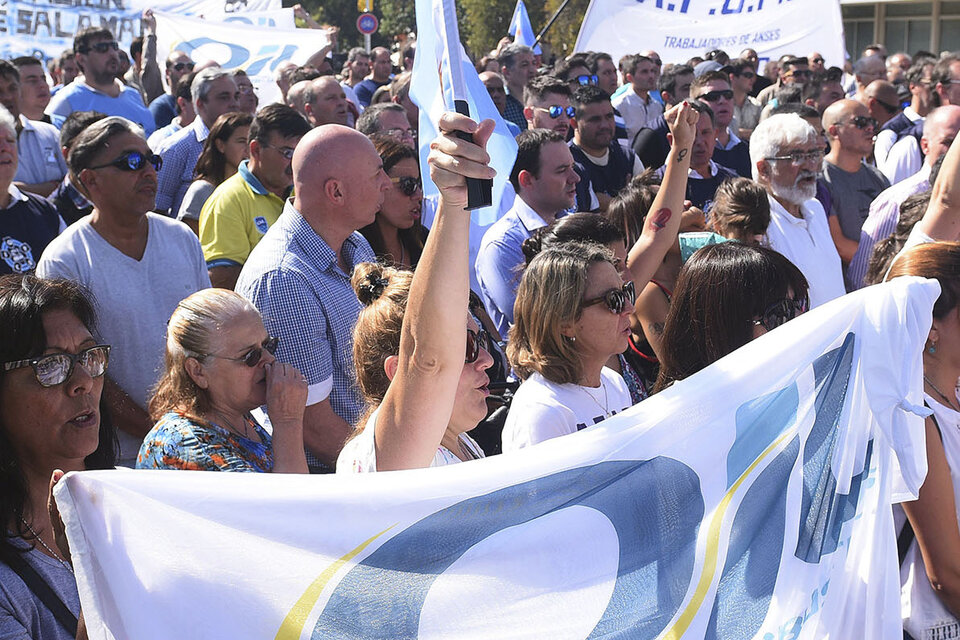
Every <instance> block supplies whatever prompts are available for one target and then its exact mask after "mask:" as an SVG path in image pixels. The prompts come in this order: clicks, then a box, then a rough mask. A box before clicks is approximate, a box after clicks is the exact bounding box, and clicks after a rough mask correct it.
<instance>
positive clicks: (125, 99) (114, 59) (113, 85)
mask: <svg viewBox="0 0 960 640" xmlns="http://www.w3.org/2000/svg"><path fill="white" fill-rule="evenodd" d="M73 50H74V52H75V53H76V60H77V64H79V65H80V68H81V69H82V70H83V75H82V76H79V77H78V78H77V79H76V80H74V81H73V82H71V83H70V84H68V85H67V86H65V87H64V88H63V89H61V90H60V91H58V92H57V94H56V95H55V96H53V98H52V99H51V100H50V104H49V105H47V110H46V113H47V114H49V115H50V117H51V118H52V119H53V123H54V124H56V125H57V126H60V125H61V124H63V121H64V120H65V119H66V117H67V116H68V115H70V114H71V113H72V112H74V111H99V112H100V113H104V114H106V115H108V116H121V117H124V118H126V119H127V120H130V121H132V122H135V123H137V124H138V125H140V126H141V127H143V130H144V132H145V134H146V135H150V134H151V133H153V131H154V129H156V125H155V124H154V120H153V116H152V115H151V114H150V111H149V110H148V109H147V108H146V107H145V106H144V104H143V99H142V98H141V97H140V92H139V91H137V90H136V89H134V88H133V87H128V86H126V85H124V84H123V83H122V82H120V81H119V80H118V79H117V77H116V74H117V71H118V70H119V68H120V58H119V53H118V52H119V45H118V44H117V41H116V40H115V39H114V37H113V34H112V33H110V30H109V29H105V28H102V27H87V28H85V29H83V30H81V31H80V32H79V33H77V35H76V37H74V39H73Z"/></svg>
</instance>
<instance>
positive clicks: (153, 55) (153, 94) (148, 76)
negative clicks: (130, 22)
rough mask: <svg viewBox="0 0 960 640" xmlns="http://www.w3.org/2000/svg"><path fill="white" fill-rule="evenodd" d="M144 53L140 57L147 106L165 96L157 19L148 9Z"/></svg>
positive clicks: (144, 14)
mask: <svg viewBox="0 0 960 640" xmlns="http://www.w3.org/2000/svg"><path fill="white" fill-rule="evenodd" d="M141 24H142V25H143V52H142V53H141V56H140V84H142V85H143V90H144V92H145V93H146V94H147V104H148V105H149V104H150V103H151V102H153V101H154V100H155V99H156V98H157V96H160V95H163V74H162V73H160V65H158V64H157V19H156V18H155V17H154V15H153V11H151V10H150V9H146V10H145V11H144V12H143V18H142V22H141Z"/></svg>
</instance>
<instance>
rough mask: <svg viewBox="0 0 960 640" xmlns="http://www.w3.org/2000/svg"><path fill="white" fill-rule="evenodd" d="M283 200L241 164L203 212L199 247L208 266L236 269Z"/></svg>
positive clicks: (273, 216)
mask: <svg viewBox="0 0 960 640" xmlns="http://www.w3.org/2000/svg"><path fill="white" fill-rule="evenodd" d="M283 203H284V200H283V199H282V198H280V197H279V196H277V195H276V194H275V193H271V192H270V191H267V190H266V189H264V188H263V185H261V184H260V181H259V180H257V178H256V177H255V176H254V175H253V174H252V173H250V171H249V170H248V169H247V166H246V161H244V162H243V163H241V165H240V169H239V170H238V171H237V173H236V174H234V175H233V176H231V177H229V178H227V179H226V180H224V181H223V183H222V184H221V185H220V186H219V187H217V188H216V190H214V192H213V193H212V194H211V195H210V197H209V198H208V199H207V201H206V202H205V203H204V205H203V208H202V209H201V210H200V245H201V246H202V247H203V257H204V260H206V261H207V267H208V268H212V267H218V266H219V267H222V266H237V265H242V264H243V263H244V262H246V261H247V256H249V255H250V252H251V251H253V248H254V247H255V246H257V243H258V242H260V238H262V237H263V234H265V233H266V232H267V229H269V228H270V226H271V225H272V224H273V223H274V222H276V221H277V218H279V217H280V212H281V211H283Z"/></svg>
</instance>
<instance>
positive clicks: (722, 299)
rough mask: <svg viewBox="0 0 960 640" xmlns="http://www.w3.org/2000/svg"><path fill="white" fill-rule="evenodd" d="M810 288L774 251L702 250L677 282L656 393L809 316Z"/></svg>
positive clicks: (736, 245) (731, 245)
mask: <svg viewBox="0 0 960 640" xmlns="http://www.w3.org/2000/svg"><path fill="white" fill-rule="evenodd" d="M807 288H808V287H807V280H806V278H804V277H803V274H802V273H800V270H799V269H797V267H795V266H794V265H793V263H792V262H790V261H789V260H787V259H786V258H784V257H783V256H782V255H780V254H779V253H777V252H776V251H773V250H772V249H767V248H764V247H752V246H749V245H745V244H742V243H740V242H724V243H722V244H715V245H711V246H707V247H703V248H702V249H700V250H698V251H697V252H696V253H695V254H693V256H692V257H691V258H690V259H689V260H688V261H687V262H686V264H684V265H683V268H682V269H681V270H680V276H679V277H678V278H677V288H676V290H675V291H674V294H673V299H672V301H671V304H670V312H669V313H668V314H667V321H666V324H665V326H664V330H663V342H662V350H663V351H662V357H661V360H660V375H659V377H658V378H657V386H656V387H655V389H654V391H660V390H661V389H664V388H666V387H667V386H669V385H670V384H673V382H675V381H677V380H682V379H684V378H686V377H688V376H692V375H693V374H694V373H696V372H698V371H700V370H701V369H703V368H705V367H707V366H708V365H710V364H712V363H714V362H716V361H717V360H719V359H720V358H722V357H723V356H725V355H727V354H729V353H732V352H733V351H735V350H736V349H739V348H740V347H742V346H743V345H745V344H747V343H748V342H750V341H751V340H753V339H754V338H757V337H759V336H760V335H762V334H764V333H766V332H767V331H771V330H773V329H774V328H776V327H778V326H779V325H781V324H783V323H784V322H787V321H788V320H791V319H793V318H794V317H796V316H797V315H798V314H800V313H803V312H804V311H806V310H807V309H808V308H809V306H810V299H809V297H808V296H807Z"/></svg>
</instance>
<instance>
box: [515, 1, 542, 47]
mask: <svg viewBox="0 0 960 640" xmlns="http://www.w3.org/2000/svg"><path fill="white" fill-rule="evenodd" d="M507 33H509V34H510V35H512V36H513V41H514V42H515V43H517V44H523V45H526V46H528V47H530V48H532V49H533V52H534V53H535V54H537V55H540V54H541V53H543V51H542V50H541V49H540V45H539V44H538V45H536V46H534V43H535V42H536V41H537V37H536V36H535V35H533V26H532V25H531V24H530V16H529V15H527V5H525V4H523V0H517V6H516V7H515V8H514V10H513V17H512V18H510V29H509V31H508V32H507Z"/></svg>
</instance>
